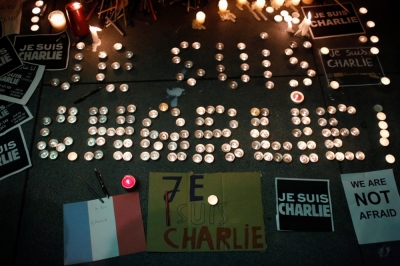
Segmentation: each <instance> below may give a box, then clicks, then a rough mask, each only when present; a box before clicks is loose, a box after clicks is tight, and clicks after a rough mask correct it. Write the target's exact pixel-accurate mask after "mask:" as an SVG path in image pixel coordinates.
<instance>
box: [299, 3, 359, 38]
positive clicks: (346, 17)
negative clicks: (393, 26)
mask: <svg viewBox="0 0 400 266" xmlns="http://www.w3.org/2000/svg"><path fill="white" fill-rule="evenodd" d="M342 4H343V6H344V7H346V8H347V10H348V11H349V12H347V11H345V10H344V9H343V8H342V7H341V6H339V5H318V6H302V7H301V9H302V10H303V14H304V16H307V14H308V12H310V13H311V27H310V32H311V36H312V38H313V39H323V38H329V37H339V36H346V35H355V34H362V33H365V30H364V27H363V26H362V24H361V22H360V19H359V18H358V15H357V13H356V12H355V11H354V7H353V4H352V3H342Z"/></svg>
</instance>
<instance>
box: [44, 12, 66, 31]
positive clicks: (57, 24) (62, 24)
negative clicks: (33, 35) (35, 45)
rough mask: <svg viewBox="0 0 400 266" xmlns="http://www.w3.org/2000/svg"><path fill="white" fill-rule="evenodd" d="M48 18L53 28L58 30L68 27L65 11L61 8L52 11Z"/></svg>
mask: <svg viewBox="0 0 400 266" xmlns="http://www.w3.org/2000/svg"><path fill="white" fill-rule="evenodd" d="M48 19H49V21H50V24H51V26H52V27H53V29H54V30H55V31H57V32H58V31H63V30H65V29H66V28H67V21H66V20H65V16H64V13H63V12H61V11H59V10H55V11H53V12H51V13H50V14H49V16H48Z"/></svg>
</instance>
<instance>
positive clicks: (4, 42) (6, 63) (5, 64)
mask: <svg viewBox="0 0 400 266" xmlns="http://www.w3.org/2000/svg"><path fill="white" fill-rule="evenodd" d="M20 66H22V61H21V59H20V58H19V56H18V54H17V52H16V50H15V49H14V47H13V45H12V43H11V42H10V39H8V37H7V36H3V37H2V38H0V76H2V75H4V74H7V73H8V72H10V71H13V70H14V69H16V68H18V67H20Z"/></svg>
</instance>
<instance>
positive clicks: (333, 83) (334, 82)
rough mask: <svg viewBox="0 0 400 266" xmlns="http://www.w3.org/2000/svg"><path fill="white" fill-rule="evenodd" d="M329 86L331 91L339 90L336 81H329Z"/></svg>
mask: <svg viewBox="0 0 400 266" xmlns="http://www.w3.org/2000/svg"><path fill="white" fill-rule="evenodd" d="M329 86H330V87H331V88H332V89H334V90H337V89H339V82H337V81H331V83H329Z"/></svg>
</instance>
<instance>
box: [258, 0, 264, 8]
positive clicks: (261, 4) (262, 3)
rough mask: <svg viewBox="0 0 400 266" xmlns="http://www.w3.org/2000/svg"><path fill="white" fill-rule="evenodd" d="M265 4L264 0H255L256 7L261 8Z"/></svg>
mask: <svg viewBox="0 0 400 266" xmlns="http://www.w3.org/2000/svg"><path fill="white" fill-rule="evenodd" d="M264 6H265V0H257V1H256V8H258V9H260V10H261V9H262V8H263V7H264Z"/></svg>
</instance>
